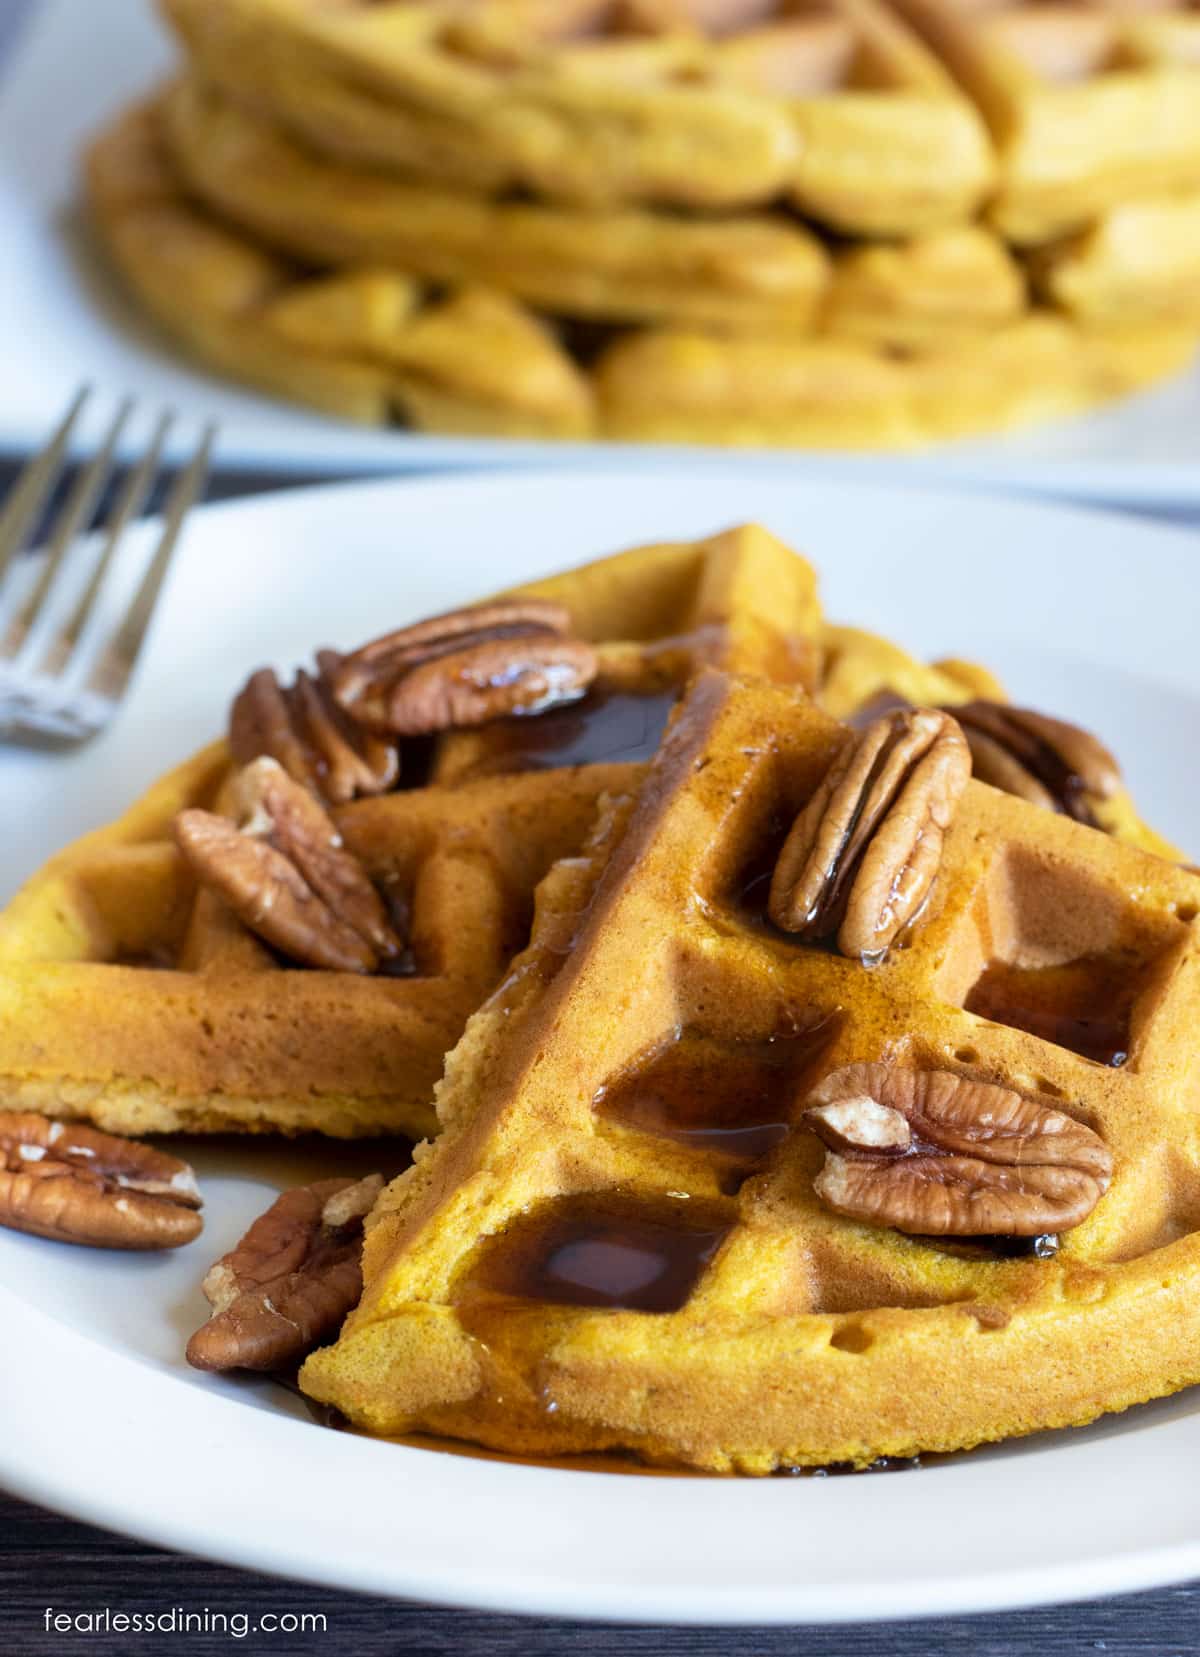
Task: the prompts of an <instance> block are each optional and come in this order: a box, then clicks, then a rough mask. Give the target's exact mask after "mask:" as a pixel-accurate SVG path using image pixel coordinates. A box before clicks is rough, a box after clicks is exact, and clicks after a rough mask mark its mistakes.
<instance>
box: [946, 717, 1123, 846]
mask: <svg viewBox="0 0 1200 1657" xmlns="http://www.w3.org/2000/svg"><path fill="white" fill-rule="evenodd" d="M951 711H952V712H953V714H954V717H955V719H957V720H958V722H959V724H960V725H961V726H962V729H963V735H964V736H965V737H966V739H967V741H968V743H969V744H970V747H971V758H972V769H973V771H974V774H975V776H976V777H977V778H978V780H979V781H980V782H986V783H990V784H991V785H992V787H993V788H999V789H1002V790H1003V791H1004V792H1005V793H1006V794H1016V795H1017V796H1018V797H1019V798H1020V799H1023V800H1029V801H1030V802H1031V803H1032V804H1033V805H1039V806H1043V807H1045V809H1046V810H1048V811H1057V812H1060V813H1062V814H1063V815H1064V816H1067V817H1073V818H1074V819H1075V820H1076V822H1079V823H1087V824H1088V825H1089V826H1090V827H1092V828H1095V827H1097V821H1096V813H1095V806H1096V803H1097V802H1098V801H1103V800H1109V799H1111V798H1112V796H1113V795H1114V794H1115V793H1116V792H1117V790H1118V789H1119V788H1120V786H1121V771H1120V767H1119V766H1118V765H1117V762H1116V760H1115V759H1114V758H1113V756H1112V755H1111V754H1110V753H1109V751H1108V749H1107V748H1106V747H1105V746H1104V745H1103V743H1101V742H1098V741H1097V740H1096V738H1095V737H1094V736H1092V735H1091V734H1090V732H1088V731H1084V730H1081V729H1080V727H1079V726H1078V725H1069V724H1067V722H1066V721H1065V720H1062V719H1051V718H1050V716H1049V715H1048V714H1044V713H1034V712H1033V711H1032V710H1031V709H1029V708H1012V707H1009V706H1008V704H1007V703H1005V702H983V701H976V702H963V703H961V704H960V705H959V706H957V707H955V708H953V709H952V710H951Z"/></svg>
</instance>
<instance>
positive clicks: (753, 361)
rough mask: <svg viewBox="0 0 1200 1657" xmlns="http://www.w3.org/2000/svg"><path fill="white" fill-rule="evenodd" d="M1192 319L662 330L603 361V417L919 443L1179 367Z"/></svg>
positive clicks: (1119, 389) (633, 337)
mask: <svg viewBox="0 0 1200 1657" xmlns="http://www.w3.org/2000/svg"><path fill="white" fill-rule="evenodd" d="M1195 349H1196V330H1195V324H1190V325H1189V324H1187V323H1175V322H1165V323H1157V324H1156V323H1144V324H1130V325H1128V326H1122V327H1110V328H1099V327H1097V328H1091V327H1083V326H1080V325H1078V324H1076V323H1073V322H1071V321H1070V320H1069V319H1067V318H1066V317H1062V316H1059V315H1057V314H1055V313H1053V312H1050V311H1042V310H1035V311H1032V312H1030V313H1029V314H1028V316H1026V317H1024V318H1022V319H1021V320H1019V321H1017V322H1013V323H1010V324H1008V325H1007V326H1005V327H1002V328H997V329H996V330H995V331H994V332H992V333H988V334H984V335H981V336H979V337H978V338H976V339H973V340H969V341H966V342H962V341H959V342H958V343H956V344H951V345H948V346H947V347H946V348H945V349H943V350H932V351H928V352H923V353H918V354H913V355H902V354H898V353H888V352H881V351H879V350H877V349H874V348H872V347H871V346H868V345H860V344H858V343H857V342H854V341H851V340H844V339H835V338H828V339H820V338H818V339H813V340H807V341H806V340H801V341H793V340H789V339H788V338H786V337H782V336H779V335H768V334H763V333H758V334H740V335H736V336H729V337H727V338H721V337H719V336H716V335H713V334H707V333H702V332H701V331H700V330H698V329H686V328H659V329H648V330H645V331H644V332H641V333H636V334H629V335H627V336H625V337H623V338H622V339H620V340H618V341H617V343H616V344H615V345H613V346H612V347H611V348H610V349H609V351H607V352H606V353H605V355H604V356H603V357H602V358H601V359H600V360H599V362H598V363H597V364H596V366H595V370H594V375H595V386H596V396H597V400H598V405H599V419H600V424H601V427H602V429H603V431H604V432H605V434H606V435H607V436H610V437H616V438H623V439H626V440H629V441H636V442H661V443H719V444H729V445H736V444H740V445H754V446H764V447H779V448H846V449H916V448H921V447H923V446H927V445H928V444H931V443H937V442H945V441H947V440H948V439H951V438H955V437H966V436H970V435H972V434H976V435H978V434H983V433H985V432H998V431H1005V430H1011V429H1015V428H1017V427H1020V426H1026V425H1037V424H1039V423H1041V422H1044V421H1050V420H1059V419H1063V418H1065V417H1066V416H1068V415H1072V414H1078V413H1080V412H1082V411H1083V410H1085V409H1089V408H1093V407H1095V406H1097V405H1099V404H1103V403H1106V402H1110V401H1113V400H1115V399H1117V398H1120V397H1123V396H1127V395H1128V394H1129V393H1130V392H1133V391H1137V390H1140V389H1142V388H1143V387H1145V386H1149V385H1152V384H1153V383H1154V382H1155V381H1157V380H1161V379H1165V378H1167V377H1168V376H1170V375H1172V374H1177V373H1179V372H1181V371H1182V370H1183V369H1184V368H1185V367H1186V366H1187V365H1188V363H1189V362H1190V361H1191V359H1192V357H1193V356H1194V354H1195Z"/></svg>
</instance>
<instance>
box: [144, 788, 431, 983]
mask: <svg viewBox="0 0 1200 1657" xmlns="http://www.w3.org/2000/svg"><path fill="white" fill-rule="evenodd" d="M234 792H235V794H236V796H237V804H238V806H239V808H240V811H241V824H240V826H239V825H238V824H235V823H233V822H231V821H230V820H229V818H227V817H219V816H217V815H215V813H213V812H211V811H201V810H199V809H197V808H193V809H191V810H188V811H181V812H180V813H179V815H178V816H177V817H176V819H175V824H174V828H175V840H176V843H177V844H178V846H179V849H180V851H181V852H182V853H183V855H184V857H185V858H186V859H187V861H188V863H189V864H190V865H191V867H192V869H193V870H194V872H195V874H196V877H197V879H198V880H200V881H201V882H202V883H203V884H204V885H206V886H210V887H211V888H212V889H213V890H214V891H216V892H218V893H219V894H220V895H221V897H223V898H224V899H225V901H226V903H228V904H229V906H230V908H231V909H232V910H233V911H234V912H235V913H236V914H237V915H238V916H239V917H240V919H241V920H242V921H243V922H244V923H245V924H246V925H247V926H248V927H249V928H250V930H251V931H252V932H254V933H257V935H258V936H259V937H260V938H263V939H265V940H266V942H267V943H269V944H272V945H273V946H274V947H275V948H276V949H278V950H279V951H280V953H281V954H283V955H286V956H288V957H289V959H291V960H294V961H299V962H302V963H303V964H305V965H306V966H313V967H326V968H328V969H330V970H332V971H334V972H374V971H375V969H376V968H377V967H378V965H379V963H380V961H381V960H390V959H392V958H394V957H395V956H396V955H398V954H399V953H400V951H401V948H402V944H401V940H400V939H399V938H398V937H397V936H396V933H395V931H394V930H393V928H392V925H391V923H390V921H389V920H388V916H387V912H386V910H385V908H384V905H383V900H382V898H381V897H380V896H379V893H378V892H377V891H376V890H375V887H374V886H373V885H372V884H371V879H370V876H369V875H368V873H367V871H366V869H365V868H364V867H363V865H362V863H361V862H360V861H359V859H358V858H357V857H355V856H354V855H353V854H352V853H351V852H348V851H347V850H346V848H345V846H344V845H343V844H342V838H341V835H340V834H339V833H338V831H337V828H336V826H335V825H334V823H333V821H332V819H331V818H330V817H329V816H328V815H327V813H326V812H325V810H324V808H323V807H322V806H321V804H320V802H319V801H318V800H317V799H316V798H315V797H314V796H313V795H312V794H310V793H309V791H308V790H307V789H306V788H303V787H302V786H301V785H300V784H299V783H297V782H294V781H293V780H292V778H291V777H289V776H288V774H287V772H286V771H285V770H284V769H283V767H282V766H281V765H280V764H279V762H278V761H277V760H273V759H268V758H265V757H264V758H262V759H256V760H255V761H254V763H253V764H252V765H247V766H246V767H245V768H244V770H243V771H242V772H241V773H240V774H239V776H238V779H237V783H236V787H235V790H234Z"/></svg>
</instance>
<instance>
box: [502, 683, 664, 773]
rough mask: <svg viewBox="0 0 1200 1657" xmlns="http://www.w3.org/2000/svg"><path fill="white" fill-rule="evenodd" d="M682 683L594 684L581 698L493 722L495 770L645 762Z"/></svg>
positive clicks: (655, 746)
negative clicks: (662, 686) (640, 688)
mask: <svg viewBox="0 0 1200 1657" xmlns="http://www.w3.org/2000/svg"><path fill="white" fill-rule="evenodd" d="M678 700H679V687H678V686H677V685H672V686H670V687H669V688H668V689H666V690H659V691H652V692H647V693H637V692H632V691H621V690H607V689H604V688H601V689H599V690H590V691H589V692H588V693H587V695H586V696H582V697H580V699H579V700H578V701H577V702H570V703H567V704H566V705H565V706H562V707H558V708H553V709H551V710H550V711H549V712H548V713H541V714H538V715H536V716H533V715H528V714H527V715H525V716H524V717H519V716H514V717H511V718H508V719H498V720H496V721H495V722H494V723H493V724H491V725H489V726H488V737H489V741H490V743H491V745H492V747H493V750H494V758H493V759H492V760H491V761H490V762H489V765H488V769H489V770H495V771H556V770H560V769H562V768H564V767H566V766H568V765H626V764H637V765H640V764H645V763H646V762H647V761H649V760H651V759H653V758H654V756H655V754H656V753H657V752H658V747H659V743H660V742H661V740H662V734H663V732H664V731H665V730H666V727H667V720H668V719H669V718H670V717H671V710H672V708H673V707H674V706H675V704H676V702H677V701H678Z"/></svg>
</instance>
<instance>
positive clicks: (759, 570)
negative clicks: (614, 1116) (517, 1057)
mask: <svg viewBox="0 0 1200 1657" xmlns="http://www.w3.org/2000/svg"><path fill="white" fill-rule="evenodd" d="M521 592H522V593H523V594H524V595H525V596H538V597H550V596H553V597H554V598H555V599H556V600H557V601H559V602H562V603H565V604H566V605H567V606H568V608H569V609H570V610H572V611H573V612H574V613H575V614H576V615H577V616H578V618H579V627H580V629H581V630H583V631H586V632H587V633H588V634H589V636H590V637H591V638H592V639H594V640H595V641H596V644H597V653H598V655H599V658H600V671H599V674H598V677H597V679H596V681H595V683H594V685H593V686H592V689H591V691H590V692H589V695H588V697H586V698H585V699H584V700H583V702H581V703H578V704H574V705H572V707H571V708H570V709H569V710H562V711H558V712H555V713H551V714H547V715H544V716H542V717H541V718H540V719H534V718H531V717H527V718H524V719H516V720H501V721H496V722H495V723H494V724H493V725H491V726H490V727H487V729H486V732H485V733H484V734H483V735H482V736H481V737H479V738H478V739H477V742H479V743H481V744H482V746H483V750H484V754H483V755H482V756H480V755H479V754H478V753H477V754H476V763H474V764H472V763H471V762H470V760H469V758H468V756H467V755H466V754H465V753H464V752H463V751H461V750H459V749H458V748H457V747H456V745H457V744H467V743H468V742H469V741H470V740H471V739H470V738H469V737H468V736H467V735H466V734H465V733H464V734H462V735H454V736H450V737H448V738H446V739H444V740H443V753H444V757H441V758H439V757H437V756H435V757H434V759H433V762H432V769H433V773H434V779H435V780H434V781H432V782H429V783H426V784H425V785H423V786H422V785H418V786H412V787H406V786H403V784H404V781H405V775H404V772H403V770H402V773H401V783H402V786H401V788H400V789H399V791H393V792H389V793H384V794H381V795H379V796H378V797H375V798H362V799H355V800H352V801H351V802H350V803H348V804H343V805H341V806H340V807H337V808H334V817H335V821H336V824H337V826H338V828H339V830H340V832H341V834H342V837H343V839H344V841H345V844H346V846H347V847H348V849H349V851H350V852H351V853H354V854H356V855H357V856H358V857H359V858H361V860H362V862H363V864H364V865H365V867H366V869H367V870H368V872H369V873H370V875H371V876H372V878H373V880H374V881H375V883H376V885H377V886H378V887H379V888H380V889H381V890H382V891H383V892H384V893H385V894H387V896H388V899H389V903H390V905H391V906H392V908H393V909H397V908H398V912H399V913H401V914H403V915H405V916H406V917H407V920H406V924H405V925H404V927H403V929H402V930H403V931H404V932H405V933H406V934H407V936H408V939H409V942H410V953H409V955H408V956H407V957H405V958H403V959H401V960H400V961H399V962H397V963H395V966H394V970H393V971H391V972H389V973H386V974H379V975H374V976H367V977H363V976H360V975H358V974H356V973H350V972H339V971H319V970H309V969H305V970H294V969H289V968H288V967H287V966H286V964H285V963H284V962H283V961H282V960H281V958H280V957H279V956H278V955H276V954H275V953H273V952H272V951H271V950H269V949H268V948H266V947H264V945H263V944H262V943H260V942H259V941H258V939H257V938H256V937H255V936H254V935H253V934H252V933H251V932H250V931H248V930H247V929H246V928H245V927H244V926H242V924H241V923H240V922H239V921H238V920H237V919H236V917H235V915H234V914H233V913H232V912H231V911H230V910H229V909H228V908H227V907H226V905H225V903H224V902H222V901H221V900H220V899H219V898H217V897H216V896H215V895H214V893H213V892H212V891H210V890H206V889H204V888H201V889H200V890H199V891H197V886H196V882H195V880H194V879H193V878H192V877H191V875H190V874H189V872H188V867H187V864H186V863H185V861H184V860H183V858H182V857H181V856H180V853H179V851H178V849H177V847H176V845H175V842H174V840H173V838H172V832H171V830H172V824H173V823H174V822H175V820H176V818H177V817H178V815H179V813H180V812H182V811H185V810H188V809H190V808H196V807H200V808H206V809H212V810H216V811H218V812H228V813H229V814H230V815H236V813H235V812H234V811H233V809H232V804H231V800H232V789H233V784H234V775H235V774H234V770H233V767H232V764H231V759H230V754H229V750H228V748H227V747H226V745H225V744H224V743H218V744H216V745H214V746H212V747H210V748H208V749H206V750H204V751H203V752H202V753H201V754H199V755H197V756H195V757H194V758H193V759H191V760H190V761H188V762H187V763H186V764H184V765H183V766H182V767H180V768H179V769H177V770H175V771H173V772H171V773H170V774H169V775H168V776H166V777H164V778H163V779H161V780H160V781H159V782H158V783H156V784H155V786H154V787H153V788H152V789H151V790H150V792H149V793H148V794H147V795H146V796H145V797H144V798H143V799H142V800H140V801H139V802H138V803H137V804H136V805H134V806H133V807H132V808H131V809H130V810H129V811H128V812H127V813H126V814H125V816H124V817H122V818H121V819H119V820H118V821H117V822H116V823H114V824H112V825H110V826H109V827H107V828H103V829H100V830H99V831H97V832H96V833H93V834H90V835H88V836H86V837H85V838H83V839H82V840H79V841H77V842H75V843H74V844H73V845H71V846H69V847H67V848H66V850H64V851H63V852H61V853H59V854H58V855H57V856H56V857H54V858H52V859H51V860H50V861H49V862H48V863H47V864H46V865H45V866H44V867H43V868H42V869H41V871H40V872H39V873H38V874H36V875H35V876H34V877H33V878H32V879H31V880H30V881H29V883H28V884H27V885H26V886H25V888H24V889H23V890H22V891H21V892H20V893H18V894H17V896H16V897H15V898H14V899H13V901H12V903H11V904H10V905H9V907H8V908H7V910H5V911H4V913H3V914H2V915H0V1092H2V1093H3V1095H4V1097H5V1098H6V1099H7V1100H8V1102H9V1104H10V1105H11V1107H12V1108H14V1109H28V1110H38V1111H43V1112H45V1113H46V1114H48V1115H52V1116H64V1115H66V1116H74V1117H88V1118H90V1119H91V1120H92V1121H94V1122H95V1123H97V1124H98V1125H99V1126H101V1127H103V1128H105V1129H107V1130H108V1131H111V1132H118V1133H130V1134H134V1135H140V1134H144V1133H150V1132H177V1131H189V1132H215V1131H228V1130H233V1131H244V1132H245V1131H248V1132H253V1131H266V1130H273V1131H283V1132H288V1133H298V1132H302V1131H319V1132H322V1133H326V1134H331V1135H335V1136H338V1137H343V1136H350V1135H368V1134H375V1133H384V1132H403V1133H408V1134H410V1135H413V1136H418V1137H419V1136H420V1135H421V1134H424V1133H427V1132H430V1131H432V1128H433V1126H434V1119H433V1114H432V1106H431V1103H430V1101H431V1098H432V1092H433V1084H434V1082H435V1081H436V1080H437V1078H438V1076H439V1075H440V1073H441V1066H442V1060H443V1056H444V1054H445V1053H446V1052H447V1051H448V1050H449V1049H450V1048H451V1047H452V1046H453V1045H454V1043H455V1042H456V1041H457V1039H458V1036H459V1035H460V1033H461V1031H462V1027H463V1025H464V1023H465V1022H466V1019H467V1016H468V1014H469V1013H470V1012H472V1011H473V1010H474V1008H475V1007H477V1006H478V1005H479V1003H480V1001H481V1000H482V999H483V997H484V996H485V995H486V994H487V993H488V992H489V991H490V990H491V989H492V987H493V986H494V985H495V984H496V983H497V982H498V981H499V979H500V978H501V976H502V975H503V973H504V971H505V968H506V966H507V964H508V962H509V960H510V959H511V957H512V956H513V955H514V954H515V953H516V952H517V951H518V950H519V949H520V948H522V947H523V945H524V943H525V942H526V940H527V937H528V928H529V923H530V918H531V914H532V894H533V890H534V887H535V886H536V884H537V882H538V881H539V880H540V879H541V877H542V875H543V874H544V873H545V872H546V870H547V869H548V868H549V866H550V864H551V863H552V862H554V861H555V860H556V859H558V858H561V857H565V856H569V855H570V854H572V853H573V852H575V851H577V850H578V848H579V846H580V845H581V844H582V843H583V841H584V839H585V838H586V835H587V833H588V831H589V828H590V826H591V822H592V819H593V817H594V815H595V810H596V805H597V801H598V800H599V798H600V797H601V796H602V795H603V794H604V793H606V792H608V791H610V790H613V789H618V790H628V789H631V788H634V787H636V784H637V780H638V779H639V778H640V776H641V775H642V772H643V771H644V767H645V763H646V761H647V760H648V759H649V757H650V756H651V755H652V754H653V752H654V751H655V748H656V747H657V744H658V741H659V736H660V734H661V730H662V727H663V725H664V724H665V722H666V719H667V716H668V714H669V712H670V709H671V707H672V705H673V703H674V700H675V699H676V697H677V696H678V694H679V685H680V684H681V683H682V681H683V680H685V679H686V678H687V677H688V676H689V674H690V672H691V671H692V669H693V667H695V666H696V665H698V664H699V663H702V662H712V663H715V664H719V665H725V666H731V667H737V668H739V669H740V670H742V671H745V672H751V673H770V674H775V675H777V676H779V677H781V678H783V679H786V680H787V681H789V682H800V683H804V684H807V685H810V686H811V685H814V684H815V682H816V677H817V673H818V665H819V659H820V658H819V627H820V611H819V607H818V604H817V598H816V585H815V577H814V575H813V572H812V569H811V568H810V566H809V565H808V564H807V563H806V562H805V561H804V560H803V559H801V558H798V557H797V556H796V555H795V554H794V553H792V552H791V551H790V550H789V549H788V548H786V547H784V546H783V545H782V544H781V543H780V542H778V541H776V540H775V539H774V538H773V537H771V536H769V535H767V534H766V532H765V531H762V530H754V529H744V530H740V531H731V532H729V533H728V534H725V535H721V536H715V537H713V538H711V539H710V540H708V541H701V542H694V543H687V544H682V543H681V544H678V545H675V546H670V547H666V546H664V547H654V548H645V549H637V550H634V551H632V552H629V553H625V554H622V555H619V556H617V557H616V558H612V559H606V560H602V561H600V562H599V563H596V564H592V565H589V566H586V567H585V568H583V569H581V570H576V571H573V572H571V573H569V574H567V575H564V576H561V577H556V578H553V579H551V580H549V581H543V582H539V583H535V584H534V586H533V587H532V588H531V589H521ZM627 640H628V642H627ZM522 745H524V747H523V746H522ZM501 756H502V759H501ZM485 758H486V763H484V760H485ZM443 778H444V779H445V781H444V782H443V781H442V780H441V779H443Z"/></svg>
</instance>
